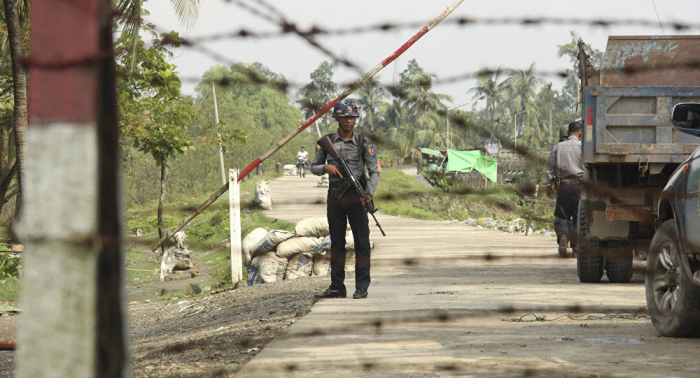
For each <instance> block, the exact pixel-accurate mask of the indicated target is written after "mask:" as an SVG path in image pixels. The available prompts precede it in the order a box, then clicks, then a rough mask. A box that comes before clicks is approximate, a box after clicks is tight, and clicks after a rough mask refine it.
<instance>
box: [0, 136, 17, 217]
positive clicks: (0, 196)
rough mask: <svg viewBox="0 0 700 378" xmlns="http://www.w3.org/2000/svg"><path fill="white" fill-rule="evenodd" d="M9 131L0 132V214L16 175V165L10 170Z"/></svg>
mask: <svg viewBox="0 0 700 378" xmlns="http://www.w3.org/2000/svg"><path fill="white" fill-rule="evenodd" d="M11 132H12V131H11V130H10V129H2V130H0V213H2V208H3V206H4V205H5V204H6V203H7V201H8V200H9V198H5V194H6V193H7V189H8V188H9V187H10V182H12V179H13V178H14V176H15V174H16V173H17V165H16V164H13V165H12V168H10V134H11Z"/></svg>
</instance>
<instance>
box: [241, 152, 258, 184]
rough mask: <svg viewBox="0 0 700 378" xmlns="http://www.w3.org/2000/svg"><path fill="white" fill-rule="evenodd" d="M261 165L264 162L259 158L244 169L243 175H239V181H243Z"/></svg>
mask: <svg viewBox="0 0 700 378" xmlns="http://www.w3.org/2000/svg"><path fill="white" fill-rule="evenodd" d="M260 163H262V160H260V158H257V159H255V161H254V162H252V163H250V165H249V166H247V167H246V169H244V170H243V171H242V172H241V173H239V174H238V181H241V180H243V177H246V176H247V175H248V173H250V172H253V169H255V167H257V166H258V165H260Z"/></svg>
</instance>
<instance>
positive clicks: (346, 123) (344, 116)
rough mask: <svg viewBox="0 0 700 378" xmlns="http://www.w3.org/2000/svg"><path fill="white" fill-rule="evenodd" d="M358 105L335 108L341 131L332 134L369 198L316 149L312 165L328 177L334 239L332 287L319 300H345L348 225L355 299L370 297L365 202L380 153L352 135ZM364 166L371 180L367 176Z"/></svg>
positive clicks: (375, 179)
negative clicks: (352, 239) (355, 187)
mask: <svg viewBox="0 0 700 378" xmlns="http://www.w3.org/2000/svg"><path fill="white" fill-rule="evenodd" d="M359 115H360V114H359V113H358V112H357V106H356V105H355V103H354V102H353V101H350V100H345V101H342V102H338V103H337V104H336V105H335V107H334V108H333V118H335V120H336V121H338V131H337V132H335V133H333V134H329V135H328V136H329V137H330V139H331V141H332V142H333V144H334V146H335V148H336V150H337V151H338V153H339V154H340V155H341V156H342V157H345V158H346V159H347V160H348V165H349V168H350V170H351V171H353V173H354V174H355V175H357V176H358V177H356V179H357V180H358V181H359V182H360V183H361V185H363V186H364V188H365V192H366V193H367V198H360V196H359V195H358V194H357V192H356V191H355V189H354V188H353V185H352V183H351V181H350V179H349V178H347V177H343V174H342V173H341V172H340V170H339V166H340V164H339V163H338V162H337V161H336V160H335V159H334V158H333V157H332V156H328V155H327V154H326V152H325V151H324V150H323V149H321V147H320V146H316V157H315V158H314V160H313V162H312V163H311V173H313V174H315V175H317V176H321V175H323V174H324V173H328V175H329V186H328V205H327V215H328V225H329V227H330V238H331V285H330V287H329V288H328V289H327V290H326V291H324V292H323V293H319V294H316V295H315V297H317V298H345V297H346V296H347V294H346V290H345V252H346V251H345V232H346V225H347V223H348V222H349V223H350V228H351V229H352V235H353V238H354V241H355V260H356V262H355V293H354V294H353V296H352V297H353V298H355V299H364V298H367V288H368V287H369V283H370V274H369V268H370V245H369V220H368V218H367V210H366V208H365V203H369V202H370V201H372V196H373V195H374V191H375V190H376V189H377V185H379V171H378V170H377V151H376V149H375V148H374V146H372V145H371V144H370V142H369V140H367V139H366V138H365V137H363V136H361V135H359V134H356V133H354V132H353V128H354V127H355V122H356V121H357V117H359ZM365 166H366V167H367V172H368V173H369V179H367V175H366V174H365Z"/></svg>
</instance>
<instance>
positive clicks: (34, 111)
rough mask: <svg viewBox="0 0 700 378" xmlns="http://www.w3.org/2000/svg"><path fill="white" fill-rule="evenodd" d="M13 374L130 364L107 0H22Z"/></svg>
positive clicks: (104, 371) (94, 370) (116, 369)
mask: <svg viewBox="0 0 700 378" xmlns="http://www.w3.org/2000/svg"><path fill="white" fill-rule="evenodd" d="M31 12H32V13H31V19H32V23H31V35H32V45H31V48H32V54H31V59H28V60H25V65H26V66H27V68H28V69H29V129H28V133H27V154H26V165H25V167H26V171H25V173H26V174H25V176H24V184H25V185H24V190H25V193H24V194H25V195H24V197H23V200H24V203H23V207H22V208H23V212H22V215H21V219H20V222H19V225H18V226H17V228H16V231H17V234H18V235H19V237H20V240H22V241H23V242H24V243H25V253H24V254H23V258H24V261H23V276H22V292H21V295H20V302H21V304H22V308H23V310H24V311H23V313H22V319H21V327H20V332H19V343H18V357H17V359H18V364H17V377H21V378H24V377H26V378H29V377H32V378H33V377H98V376H99V377H125V376H129V375H130V371H129V361H128V356H127V352H126V350H127V348H126V344H127V338H126V336H127V334H126V332H127V329H126V322H125V311H124V305H123V303H124V302H123V295H122V291H123V286H124V285H123V282H124V280H123V267H122V264H123V262H122V260H123V259H122V251H121V227H122V226H121V223H122V219H121V214H120V210H119V204H120V199H119V197H120V196H119V193H120V191H119V181H118V171H119V170H118V155H117V151H118V148H117V147H118V145H117V143H118V128H117V118H116V117H117V107H116V96H115V85H114V60H113V53H112V51H113V49H112V5H111V2H110V1H109V0H81V1H56V0H33V2H32V9H31Z"/></svg>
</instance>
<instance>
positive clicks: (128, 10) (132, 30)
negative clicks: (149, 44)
mask: <svg viewBox="0 0 700 378" xmlns="http://www.w3.org/2000/svg"><path fill="white" fill-rule="evenodd" d="M146 1H148V0H115V2H114V3H115V6H116V7H117V10H118V12H119V21H120V22H121V25H122V26H123V29H122V33H123V34H125V35H126V41H127V45H128V46H129V49H130V50H131V52H132V54H134V55H132V60H131V68H133V67H134V65H136V55H135V54H136V49H137V46H138V42H139V40H140V36H139V31H140V30H141V28H142V27H143V16H145V15H148V11H146V9H145V8H144V3H145V2H146ZM203 1H204V0H170V3H171V4H172V5H173V9H174V10H175V14H176V15H177V17H178V18H179V19H180V23H182V24H183V25H185V26H187V27H190V26H193V25H194V23H195V21H196V20H197V17H199V8H200V7H201V5H202V2H203Z"/></svg>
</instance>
